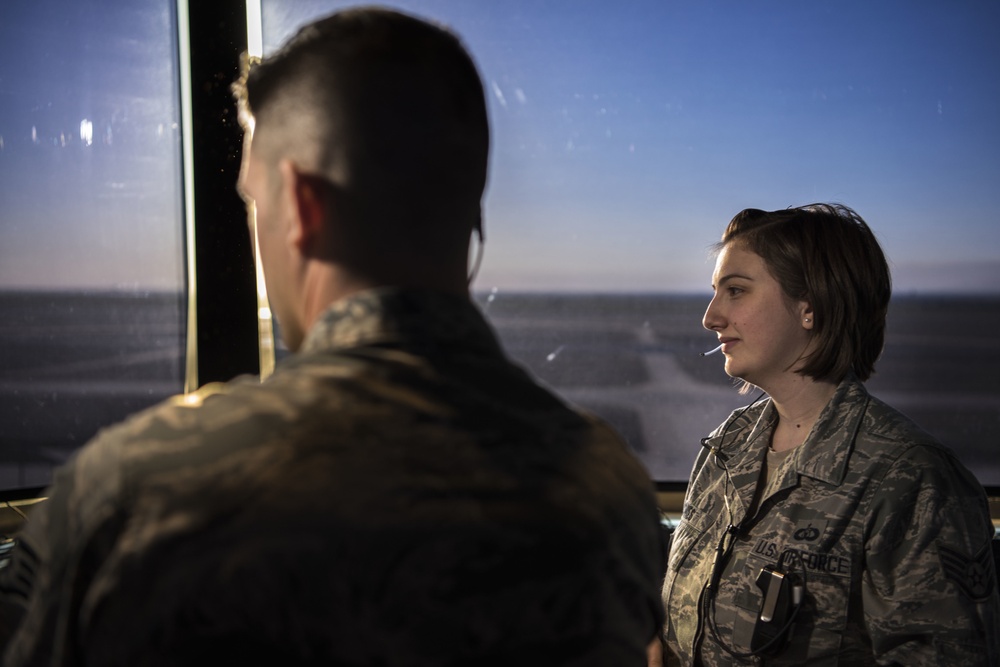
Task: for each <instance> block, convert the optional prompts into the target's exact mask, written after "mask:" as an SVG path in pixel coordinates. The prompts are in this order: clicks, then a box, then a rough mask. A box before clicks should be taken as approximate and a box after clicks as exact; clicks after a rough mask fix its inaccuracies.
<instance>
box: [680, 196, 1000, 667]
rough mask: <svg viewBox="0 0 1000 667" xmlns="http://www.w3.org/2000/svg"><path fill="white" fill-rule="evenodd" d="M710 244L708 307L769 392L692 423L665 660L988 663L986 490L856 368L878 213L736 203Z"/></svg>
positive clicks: (709, 322)
mask: <svg viewBox="0 0 1000 667" xmlns="http://www.w3.org/2000/svg"><path fill="white" fill-rule="evenodd" d="M717 250H718V256H717V262H716V267H715V273H714V275H713V289H714V292H715V295H714V297H713V299H712V301H711V303H710V304H709V306H708V310H707V311H706V313H705V317H704V321H703V324H704V326H705V328H707V329H710V330H712V331H714V332H715V333H716V334H717V335H718V339H719V343H720V344H721V351H722V353H723V354H724V355H725V358H726V372H727V373H728V374H729V375H731V376H732V377H735V378H740V379H741V380H743V382H744V385H743V388H744V390H749V389H750V388H751V387H752V386H753V387H758V388H759V389H760V390H762V393H761V397H760V398H759V399H758V400H756V401H754V402H753V403H751V404H750V405H748V406H747V407H745V408H743V409H741V410H738V411H736V412H734V413H733V414H732V415H731V416H730V417H729V419H727V420H726V421H725V422H724V423H723V424H722V425H721V426H720V427H719V428H718V429H716V430H715V432H713V433H712V434H711V435H710V436H709V437H708V438H705V439H704V440H702V445H703V448H702V450H701V452H700V453H699V456H698V458H697V461H696V462H695V465H694V470H693V472H692V475H691V480H690V483H689V485H688V491H687V497H686V498H685V501H684V510H683V517H682V520H681V522H680V524H679V525H678V527H677V530H676V531H675V533H674V538H673V543H672V546H671V550H670V558H669V565H668V570H667V574H666V579H665V581H664V587H663V601H664V605H665V606H666V609H667V618H668V620H667V625H666V628H665V633H664V639H665V641H666V648H667V651H666V652H667V656H668V663H669V662H672V661H673V660H676V661H679V662H680V664H685V665H687V664H704V665H720V664H721V665H725V664H755V663H756V664H759V663H760V662H761V661H762V660H763V662H765V663H766V664H768V665H772V664H773V665H779V664H788V665H802V664H816V665H819V664H822V665H852V666H854V665H866V664H899V665H996V664H998V661H1000V650H998V640H997V637H998V634H1000V632H998V628H997V624H998V622H1000V601H998V595H997V585H996V573H995V571H994V564H993V561H992V553H991V547H990V540H991V539H992V537H993V532H994V530H993V526H992V523H991V521H990V516H989V510H988V506H987V501H986V496H985V493H984V492H983V489H982V487H981V486H980V485H979V484H978V482H977V481H976V479H975V478H974V477H973V476H972V474H971V473H969V471H968V470H966V468H964V467H963V466H962V464H961V463H959V462H958V461H957V460H956V459H955V457H954V455H953V454H952V453H951V452H950V451H949V450H948V449H947V448H945V447H944V446H942V445H941V444H940V443H938V442H937V441H936V440H934V438H932V437H931V436H929V435H928V434H926V433H925V432H923V431H922V430H920V429H919V428H918V427H917V426H916V425H915V424H913V423H912V422H911V421H909V420H908V419H907V418H906V417H904V416H903V415H902V414H900V413H899V412H897V411H896V410H894V409H893V408H891V407H889V406H888V405H886V404H884V403H883V402H881V401H879V400H878V399H876V398H874V397H872V396H870V395H869V394H868V392H867V391H866V389H865V387H864V385H863V384H862V382H863V381H864V380H867V379H868V377H869V376H870V375H871V374H872V372H873V371H874V364H875V361H876V359H877V358H878V356H879V354H880V353H881V350H882V344H883V338H884V333H885V317H886V310H887V307H888V304H889V295H890V278H889V269H888V266H887V263H886V260H885V256H884V255H883V253H882V250H881V248H880V247H879V244H878V241H877V240H876V239H875V236H874V235H873V234H872V232H871V230H870V229H869V228H868V226H867V225H866V224H865V222H864V221H863V220H862V219H861V218H860V217H859V216H858V215H857V214H856V213H855V212H854V211H852V210H851V209H849V208H847V207H845V206H834V205H826V204H814V205H811V206H805V207H802V208H796V209H788V210H782V211H773V212H764V211H759V210H753V209H749V210H745V211H743V212H741V213H740V214H739V215H737V216H736V217H735V218H733V220H732V222H730V223H729V226H728V228H727V229H726V231H725V234H724V235H723V237H722V241H721V243H720V244H719V245H718V247H717Z"/></svg>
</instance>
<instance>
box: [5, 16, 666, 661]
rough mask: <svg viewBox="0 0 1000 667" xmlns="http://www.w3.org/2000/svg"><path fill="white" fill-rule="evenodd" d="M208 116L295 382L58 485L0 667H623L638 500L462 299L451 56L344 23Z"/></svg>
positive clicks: (649, 565) (469, 98)
mask: <svg viewBox="0 0 1000 667" xmlns="http://www.w3.org/2000/svg"><path fill="white" fill-rule="evenodd" d="M235 89H236V93H237V98H238V101H239V105H240V108H241V117H242V118H243V122H244V126H245V128H246V130H247V132H246V135H247V139H246V144H245V147H244V161H243V168H242V171H241V176H240V183H239V189H240V192H241V193H242V195H243V196H244V198H245V199H246V200H247V202H248V206H249V208H250V209H251V215H253V212H254V211H255V213H256V222H257V226H258V234H259V245H260V253H261V261H262V263H263V266H264V273H265V276H266V281H267V287H268V292H269V295H270V298H271V301H272V305H273V307H274V309H275V312H276V314H277V317H278V320H279V323H280V325H281V330H282V335H283V336H284V338H285V341H286V343H287V345H288V347H289V348H290V349H291V350H293V351H295V352H296V354H294V355H292V356H291V357H289V358H288V359H286V360H284V361H283V362H282V363H281V364H280V365H279V367H278V369H277V370H276V372H275V373H274V374H273V375H272V376H271V377H270V378H268V379H267V380H266V381H265V382H263V383H258V382H256V381H250V380H247V379H243V380H237V381H234V382H230V383H228V384H225V385H213V386H208V387H205V388H203V389H202V390H200V391H199V392H198V393H197V394H195V395H193V396H188V397H184V398H182V399H178V400H175V401H170V402H167V403H166V404H163V405H160V406H157V407H154V408H152V409H150V410H148V411H145V412H143V413H141V414H139V415H137V416H135V417H133V418H132V419H130V420H129V421H127V422H125V423H124V424H122V425H119V426H117V427H114V428H111V429H108V430H106V431H104V432H103V433H101V434H100V435H99V436H98V437H97V438H96V439H95V441H94V442H92V443H90V444H89V445H88V446H87V447H85V448H84V449H83V450H82V451H81V452H80V454H79V456H78V457H77V458H76V459H75V461H74V462H72V463H71V464H70V465H69V466H68V467H66V468H65V469H64V470H62V471H61V472H60V473H59V475H58V476H57V478H56V480H55V482H54V485H53V487H52V488H51V489H50V493H49V495H50V500H49V501H48V502H47V503H46V504H45V505H43V506H42V507H41V508H39V510H38V511H37V513H36V514H34V515H33V516H32V518H31V520H30V521H29V523H28V526H27V528H26V529H25V531H24V533H23V535H22V538H21V542H20V545H19V547H18V549H17V552H18V553H17V555H16V556H15V557H14V560H13V562H12V564H11V566H10V567H9V568H8V572H9V575H7V576H8V579H7V582H8V583H7V584H6V587H7V588H8V590H13V591H14V595H11V596H9V598H10V599H9V600H8V601H10V600H11V599H13V600H14V601H18V600H24V603H23V606H24V608H25V611H24V613H23V620H21V621H20V625H19V629H18V630H17V632H16V634H14V636H13V637H12V639H11V640H10V643H9V645H8V647H7V652H6V655H5V662H4V665H6V666H7V667H15V666H19V665H40V664H59V665H97V664H99V665H112V664H114V665H171V666H174V665H197V664H247V663H249V664H265V663H267V664H275V665H304V664H310V665H311V664H316V665H320V664H324V665H333V664H336V665H401V666H407V665H422V666H423V665H505V666H506V665H608V666H618V665H628V664H636V665H638V664H642V662H643V660H644V655H645V647H646V645H647V644H648V642H649V641H650V640H651V639H652V638H653V637H654V636H655V634H656V631H657V629H658V628H659V627H660V625H661V623H662V620H663V618H662V608H661V607H660V602H659V594H658V593H659V583H660V569H661V568H660V556H661V546H660V543H659V539H660V538H659V535H660V533H659V523H658V516H657V512H656V508H655V504H654V499H653V494H652V488H651V484H650V481H649V479H648V477H647V476H646V475H645V473H644V471H643V468H642V467H641V465H640V464H639V463H638V462H637V461H636V459H635V458H634V457H633V456H632V455H631V454H630V453H629V452H628V451H627V449H626V447H625V446H624V445H623V444H622V442H621V441H620V439H619V438H618V437H617V436H616V435H615V434H614V433H613V432H612V431H611V430H610V429H609V428H608V427H607V426H605V425H604V424H602V423H600V422H598V421H597V420H595V419H593V418H591V417H588V416H586V415H583V414H580V413H578V412H576V411H574V410H573V409H571V408H569V407H567V406H566V405H565V404H563V403H562V402H561V401H560V400H559V399H558V398H556V397H554V396H553V395H551V394H550V393H549V392H547V391H546V390H544V389H543V388H541V387H539V386H538V385H537V384H535V383H534V382H533V381H532V380H531V378H529V377H528V376H527V375H526V374H525V373H524V372H523V371H521V370H520V369H519V368H517V367H516V366H514V365H512V364H511V363H510V362H509V361H508V360H507V359H506V358H505V356H504V354H503V352H502V351H501V349H500V347H499V344H498V342H497V340H496V338H495V336H494V334H493V332H492V331H491V329H490V328H489V326H488V325H487V324H486V322H485V321H484V320H483V318H482V316H481V315H480V313H479V312H478V311H477V310H476V308H475V307H474V306H473V304H472V303H471V301H470V299H469V295H468V287H467V283H468V278H467V271H468V266H467V264H468V247H469V241H470V236H471V234H472V233H473V232H474V231H477V230H478V231H480V232H481V230H480V198H481V196H482V192H483V188H484V186H485V182H486V163H487V146H488V129H487V121H486V110H485V102H484V99H483V90H482V84H481V82H480V80H479V77H478V74H477V73H476V69H475V66H474V64H473V62H472V60H471V59H470V57H469V56H468V54H467V53H466V52H465V50H464V49H463V47H462V46H461V44H460V42H459V41H458V39H457V38H456V37H455V36H453V35H452V34H451V33H449V32H447V31H445V30H443V29H441V28H438V27H435V26H432V25H430V24H428V23H425V22H423V21H420V20H417V19H414V18H411V17H408V16H405V15H402V14H399V13H395V12H392V11H388V10H378V9H363V10H352V11H344V12H341V13H338V14H335V15H333V16H330V17H328V18H326V19H323V20H321V21H318V22H316V23H313V24H311V25H309V26H306V27H305V28H304V29H302V30H301V31H300V32H299V33H298V34H297V35H296V36H295V37H294V38H293V39H292V40H291V41H290V42H289V43H288V44H287V45H286V46H285V47H284V48H283V49H282V50H281V51H279V52H278V53H276V54H275V55H274V56H272V57H270V58H268V59H265V60H264V61H263V62H262V63H260V64H259V65H257V66H254V67H251V68H250V69H249V71H248V72H247V73H246V75H245V77H244V78H243V79H242V80H241V81H240V82H238V83H237V85H236V86H235ZM15 580H16V581H18V582H19V583H17V584H16V585H13V584H10V582H11V581H15Z"/></svg>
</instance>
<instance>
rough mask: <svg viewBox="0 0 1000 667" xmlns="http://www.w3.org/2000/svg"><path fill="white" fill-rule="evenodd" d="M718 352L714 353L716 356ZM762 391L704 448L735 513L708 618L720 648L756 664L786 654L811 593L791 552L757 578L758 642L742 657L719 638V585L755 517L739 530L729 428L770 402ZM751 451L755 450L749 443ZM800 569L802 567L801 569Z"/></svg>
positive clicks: (720, 552)
mask: <svg viewBox="0 0 1000 667" xmlns="http://www.w3.org/2000/svg"><path fill="white" fill-rule="evenodd" d="M713 352H714V350H713ZM764 395H765V394H764V392H763V391H762V392H761V393H760V394H758V396H757V397H756V398H755V399H754V400H753V401H751V402H750V404H749V405H746V406H745V407H743V408H742V409H741V410H740V411H739V412H736V413H735V414H734V415H733V416H732V417H730V418H729V420H728V421H727V422H726V425H725V426H724V427H723V429H722V436H721V437H720V438H719V440H718V443H719V444H718V445H716V446H715V447H709V445H708V438H703V439H702V440H701V444H702V446H703V447H709V449H710V450H711V453H712V455H713V456H714V458H715V463H716V465H718V466H719V467H720V468H721V469H722V471H723V472H724V473H725V476H726V485H725V488H724V489H723V494H722V495H723V499H724V500H725V502H726V510H727V512H728V513H729V526H728V527H727V528H726V530H725V532H724V533H723V534H722V537H721V538H720V540H719V545H718V547H716V551H715V560H714V562H713V563H712V574H711V576H710V577H709V580H708V583H707V584H706V590H705V594H704V595H703V596H702V605H701V607H702V609H701V613H702V617H703V618H704V619H705V623H706V625H708V629H709V631H710V632H711V633H712V639H713V640H714V641H715V643H716V644H718V645H719V647H720V648H722V650H723V651H725V652H726V653H728V654H729V655H730V656H732V657H734V658H750V657H755V656H768V657H773V656H776V655H778V654H779V653H781V651H783V650H784V649H785V648H786V647H787V646H788V643H789V641H790V640H791V636H792V629H793V626H794V624H795V618H796V616H798V613H799V609H801V607H802V602H803V600H804V599H805V590H806V568H805V563H804V562H803V560H802V557H801V555H800V554H799V552H797V551H795V550H793V549H786V550H785V551H784V552H782V554H781V556H780V557H779V558H778V562H777V563H776V564H775V565H767V566H765V567H762V568H761V570H760V572H759V573H758V575H757V579H756V582H755V583H756V586H757V588H759V589H760V591H761V602H760V609H759V610H758V612H757V617H756V622H755V623H754V629H753V636H752V638H751V641H750V650H749V651H745V652H741V651H737V650H736V649H735V648H732V647H730V646H727V645H726V643H725V642H724V641H723V640H722V638H721V637H720V636H719V629H718V625H717V624H716V620H715V598H716V595H717V594H718V590H719V583H720V581H721V579H722V571H723V569H724V568H725V565H726V563H727V562H728V561H729V558H730V556H732V552H733V549H734V547H735V545H736V539H737V538H738V537H739V536H741V535H743V534H744V533H745V531H746V529H747V523H748V522H749V519H750V517H744V518H743V520H742V521H740V523H739V524H736V525H734V524H733V514H732V509H731V508H730V507H729V497H728V491H729V485H730V484H732V478H731V477H730V475H729V468H728V467H727V466H726V460H727V459H728V458H729V457H728V456H726V454H725V453H724V452H723V451H722V445H723V444H724V443H725V440H726V436H727V435H728V433H729V428H730V427H731V426H732V424H733V422H735V421H736V420H737V419H739V418H740V417H742V416H743V413H745V412H746V411H747V410H749V409H750V408H751V407H753V406H754V405H756V404H757V403H758V402H760V401H761V400H762V399H763V398H764ZM746 446H749V443H747V445H746ZM796 566H798V567H797V568H796Z"/></svg>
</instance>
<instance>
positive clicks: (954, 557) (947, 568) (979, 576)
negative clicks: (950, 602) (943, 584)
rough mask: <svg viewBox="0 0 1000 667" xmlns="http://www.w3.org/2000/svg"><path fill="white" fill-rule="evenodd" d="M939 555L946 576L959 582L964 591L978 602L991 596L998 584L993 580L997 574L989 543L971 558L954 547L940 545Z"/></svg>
mask: <svg viewBox="0 0 1000 667" xmlns="http://www.w3.org/2000/svg"><path fill="white" fill-rule="evenodd" d="M938 556H940V558H941V567H942V569H943V570H944V574H945V576H946V577H948V578H949V579H951V580H952V581H954V582H955V583H956V584H958V587H959V588H961V589H962V592H963V593H965V594H966V595H968V596H969V597H970V598H972V599H973V600H974V601H976V602H981V601H982V600H985V599H986V598H987V597H989V594H990V592H991V591H992V590H993V587H994V586H996V583H995V582H994V580H993V577H995V576H996V572H994V571H993V552H992V551H991V549H990V545H989V544H987V545H986V546H985V547H984V548H982V549H980V550H979V553H977V554H976V555H975V556H972V557H971V558H970V557H969V556H966V555H965V554H963V553H961V552H959V551H955V550H954V549H949V548H948V547H945V546H938Z"/></svg>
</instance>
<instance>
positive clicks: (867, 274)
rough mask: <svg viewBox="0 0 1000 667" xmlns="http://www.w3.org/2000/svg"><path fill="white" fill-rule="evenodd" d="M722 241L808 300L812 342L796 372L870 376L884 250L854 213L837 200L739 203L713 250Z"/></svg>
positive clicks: (879, 323)
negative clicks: (774, 206)
mask: <svg viewBox="0 0 1000 667" xmlns="http://www.w3.org/2000/svg"><path fill="white" fill-rule="evenodd" d="M726 246H736V247H739V248H742V249H745V250H749V251H750V252H753V253H755V254H756V255H758V256H759V257H761V259H763V260H764V263H765V264H766V266H767V269H768V271H769V272H770V273H771V275H772V276H773V277H774V279H775V280H777V281H778V284H779V285H781V288H782V290H783V291H784V292H785V295H786V296H788V297H789V298H790V299H792V300H795V301H807V302H809V304H810V305H811V306H812V309H813V320H814V323H813V335H814V336H816V337H817V339H818V340H817V343H818V344H817V346H816V351H815V352H814V353H813V354H811V355H810V356H809V357H808V358H807V359H806V361H805V365H804V366H803V367H802V369H801V370H800V371H799V372H800V373H801V374H802V375H805V376H807V377H811V378H813V379H815V380H820V381H830V382H840V381H841V380H842V379H843V378H844V377H845V376H846V375H847V373H848V372H853V373H854V375H855V376H857V377H858V379H860V380H867V379H868V378H869V377H871V375H872V373H874V372H875V361H876V360H877V359H878V357H879V355H880V354H881V353H882V347H883V344H884V342H885V319H886V312H887V310H888V308H889V298H890V296H891V293H892V284H891V278H890V276H889V266H888V263H887V262H886V258H885V254H884V253H883V252H882V248H881V246H880V245H879V243H878V240H877V239H876V238H875V234H874V233H872V231H871V229H870V228H869V227H868V225H867V224H866V223H865V221H864V220H863V219H862V218H861V216H860V215H858V214H857V213H855V212H854V211H853V210H852V209H850V208H848V207H847V206H843V205H840V204H810V205H808V206H802V207H798V208H789V209H785V210H780V211H761V210H758V209H746V210H744V211H741V212H740V213H738V214H737V215H736V217H734V218H733V219H732V221H731V222H730V223H729V225H728V227H726V231H725V233H724V234H723V235H722V241H721V242H720V243H719V244H718V245H717V249H718V250H721V249H722V248H724V247H726Z"/></svg>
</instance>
